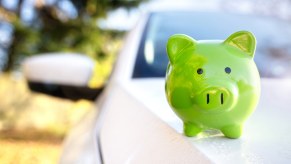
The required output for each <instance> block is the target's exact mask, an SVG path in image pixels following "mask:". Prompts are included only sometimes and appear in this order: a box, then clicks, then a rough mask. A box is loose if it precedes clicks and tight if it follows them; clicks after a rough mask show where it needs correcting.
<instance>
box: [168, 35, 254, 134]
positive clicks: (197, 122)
mask: <svg viewBox="0 0 291 164" xmlns="http://www.w3.org/2000/svg"><path fill="white" fill-rule="evenodd" d="M255 49H256V39H255V37H254V35H253V34H252V33H250V32H248V31H239V32H236V33H234V34H232V35H230V36H229V37H228V38H227V39H226V40H224V41H221V40H208V41H207V40H206V41H196V40H195V39H193V38H191V37H189V36H187V35H183V34H176V35H173V36H171V37H170V38H169V40H168V43H167V54H168V58H169V65H168V68H167V73H166V84H165V89H166V97H167V100H168V103H169V104H170V106H171V108H172V109H173V110H174V112H175V113H176V114H177V115H178V116H179V117H180V118H181V119H182V121H183V123H184V133H185V135H186V136H189V137H190V136H196V135H197V134H199V133H200V132H201V131H203V130H205V129H218V130H220V131H221V132H222V133H223V134H224V136H226V137H228V138H238V137H240V136H241V134H242V131H243V126H244V122H245V121H246V120H247V118H248V117H249V116H250V115H251V114H252V113H253V111H254V110H255V108H256V105H257V103H258V100H259V96H260V76H259V73H258V69H257V67H256V64H255V62H254V60H253V59H254V55H255Z"/></svg>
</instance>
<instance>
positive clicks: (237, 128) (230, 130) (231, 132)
mask: <svg viewBox="0 0 291 164" xmlns="http://www.w3.org/2000/svg"><path fill="white" fill-rule="evenodd" d="M242 130H243V127H242V125H231V126H226V127H224V128H222V129H221V132H222V133H223V134H224V136H225V137H228V138H233V139H235V138H239V137H240V136H241V134H242Z"/></svg>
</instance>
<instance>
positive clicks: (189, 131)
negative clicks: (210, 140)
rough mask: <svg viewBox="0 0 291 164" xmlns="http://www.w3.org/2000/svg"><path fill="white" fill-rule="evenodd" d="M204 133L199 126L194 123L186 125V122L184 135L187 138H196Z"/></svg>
mask: <svg viewBox="0 0 291 164" xmlns="http://www.w3.org/2000/svg"><path fill="white" fill-rule="evenodd" d="M201 131H202V129H201V128H199V127H198V126H197V125H195V124H192V123H185V122H184V134H185V135H186V136H187V137H193V136H196V135H197V134H198V133H200V132H201Z"/></svg>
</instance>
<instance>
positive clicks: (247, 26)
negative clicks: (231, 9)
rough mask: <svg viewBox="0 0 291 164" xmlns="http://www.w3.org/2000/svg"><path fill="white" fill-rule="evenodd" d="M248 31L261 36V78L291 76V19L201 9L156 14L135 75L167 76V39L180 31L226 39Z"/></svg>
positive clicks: (258, 58)
mask: <svg viewBox="0 0 291 164" xmlns="http://www.w3.org/2000/svg"><path fill="white" fill-rule="evenodd" d="M240 30H248V31H251V32H252V33H254V35H255V36H256V38H257V50H256V55H255V62H256V64H257V67H258V69H259V72H260V75H261V77H277V78H279V77H280V78H286V77H289V78H290V77H291V40H290V38H291V22H287V21H283V20H279V19H275V18H270V17H263V16H253V15H235V14H227V13H199V12H162V13H153V14H151V15H150V19H149V21H148V23H147V26H146V28H145V31H144V34H143V37H142V40H141V43H140V47H139V51H138V55H137V58H136V62H135V66H134V71H133V78H144V77H164V76H165V72H166V68H167V64H168V58H167V54H166V43H167V39H168V38H169V37H170V36H171V35H173V34H177V33H182V34H187V35H189V36H191V37H193V38H195V39H196V40H209V39H219V40H224V39H226V38H227V37H228V36H229V35H230V34H232V33H233V32H236V31H240Z"/></svg>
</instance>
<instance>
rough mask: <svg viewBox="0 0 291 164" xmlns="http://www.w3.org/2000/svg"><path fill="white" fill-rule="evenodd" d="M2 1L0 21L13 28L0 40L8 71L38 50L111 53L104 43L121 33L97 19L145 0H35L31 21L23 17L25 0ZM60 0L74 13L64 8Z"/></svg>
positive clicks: (5, 69)
mask: <svg viewBox="0 0 291 164" xmlns="http://www.w3.org/2000/svg"><path fill="white" fill-rule="evenodd" d="M4 1H5V0H0V25H1V24H3V23H6V24H7V23H8V24H9V26H10V27H11V28H12V32H11V34H10V40H9V43H2V44H1V42H0V44H1V45H0V49H2V50H3V52H5V53H6V62H5V63H4V68H2V69H3V71H10V70H12V69H13V68H14V67H15V66H16V65H17V64H18V63H19V62H20V61H21V60H22V59H23V58H24V57H26V56H29V55H34V54H38V53H45V52H54V51H72V52H79V53H83V54H86V55H89V56H90V57H92V58H95V59H100V58H102V57H104V56H106V54H108V53H110V50H108V48H106V47H108V45H106V44H108V42H110V41H111V40H112V39H114V38H115V37H116V36H120V35H119V32H116V31H106V30H105V31H104V30H101V29H99V28H98V27H97V20H98V19H99V18H101V17H104V16H106V13H107V12H108V11H110V10H114V9H116V8H119V7H125V8H132V7H135V6H137V5H138V4H139V3H140V2H141V1H144V0H139V1H137V0H135V1H132V0H56V1H54V2H53V3H50V4H46V3H45V0H35V1H34V4H33V10H34V16H33V18H32V19H31V20H30V21H25V20H24V17H25V16H26V15H25V14H26V12H24V11H23V10H24V4H25V2H26V0H18V3H17V5H16V7H15V8H13V9H11V8H7V7H5V5H3V4H4V3H3V2H4ZM6 1H8V0H6ZM63 3H66V6H71V8H70V11H71V12H72V13H74V12H75V14H69V13H67V12H65V11H64V10H63V9H62V4H63ZM0 55H1V54H0Z"/></svg>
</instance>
